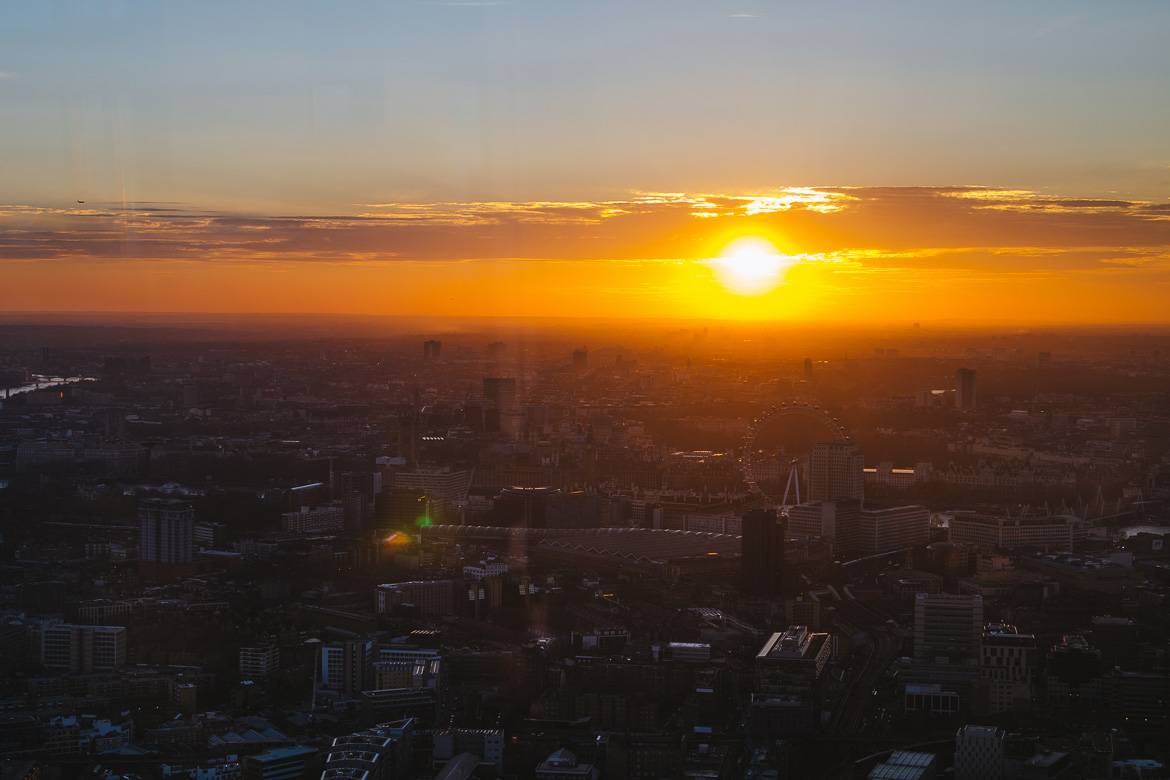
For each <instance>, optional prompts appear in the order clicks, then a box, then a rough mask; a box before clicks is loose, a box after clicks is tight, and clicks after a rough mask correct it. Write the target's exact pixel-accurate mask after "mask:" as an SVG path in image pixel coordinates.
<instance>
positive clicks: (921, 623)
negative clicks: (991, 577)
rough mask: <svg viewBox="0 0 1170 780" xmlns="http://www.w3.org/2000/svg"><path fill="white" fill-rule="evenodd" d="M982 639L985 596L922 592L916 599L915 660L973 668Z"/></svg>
mask: <svg viewBox="0 0 1170 780" xmlns="http://www.w3.org/2000/svg"><path fill="white" fill-rule="evenodd" d="M982 636H983V597H982V596H956V595H953V594H949V593H919V594H917V595H916V596H915V597H914V658H915V660H917V661H919V662H922V663H933V662H935V661H938V660H943V661H944V662H945V663H952V664H964V665H973V664H975V663H977V662H978V660H979V655H980V653H979V645H980V640H981V638H982Z"/></svg>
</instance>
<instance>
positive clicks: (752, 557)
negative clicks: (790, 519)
mask: <svg viewBox="0 0 1170 780" xmlns="http://www.w3.org/2000/svg"><path fill="white" fill-rule="evenodd" d="M742 531H743V536H742V537H741V539H742V541H741V544H742V552H741V554H740V558H739V561H740V563H739V565H740V579H741V582H742V587H743V589H744V590H745V591H747V592H749V593H754V594H756V595H759V596H768V597H774V596H778V595H780V593H781V590H782V584H783V573H784V523H783V521H782V520H780V518H778V517H777V516H776V513H775V512H773V511H770V510H766V509H753V510H751V511H750V512H748V513H747V514H745V515H744V516H743V529H742Z"/></svg>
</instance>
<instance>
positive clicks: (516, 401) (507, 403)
mask: <svg viewBox="0 0 1170 780" xmlns="http://www.w3.org/2000/svg"><path fill="white" fill-rule="evenodd" d="M483 395H484V398H486V399H487V400H488V402H490V403H491V404H492V405H493V406H495V409H496V414H497V415H498V420H499V430H500V432H501V433H504V434H506V435H507V436H509V437H510V438H517V437H518V436H519V434H520V429H521V427H522V423H523V413H522V411H521V409H520V396H519V393H518V392H517V390H516V380H515V379H514V378H512V377H494V376H487V377H484V378H483Z"/></svg>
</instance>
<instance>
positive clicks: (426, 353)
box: [423, 339, 443, 360]
mask: <svg viewBox="0 0 1170 780" xmlns="http://www.w3.org/2000/svg"><path fill="white" fill-rule="evenodd" d="M442 351H443V342H441V341H439V340H438V339H427V340H426V341H424V342H423V358H425V359H426V360H438V359H439V353H441V352H442Z"/></svg>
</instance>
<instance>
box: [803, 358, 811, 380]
mask: <svg viewBox="0 0 1170 780" xmlns="http://www.w3.org/2000/svg"><path fill="white" fill-rule="evenodd" d="M812 378H813V362H812V358H810V357H806V358H805V359H804V381H806V382H811V381H812Z"/></svg>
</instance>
